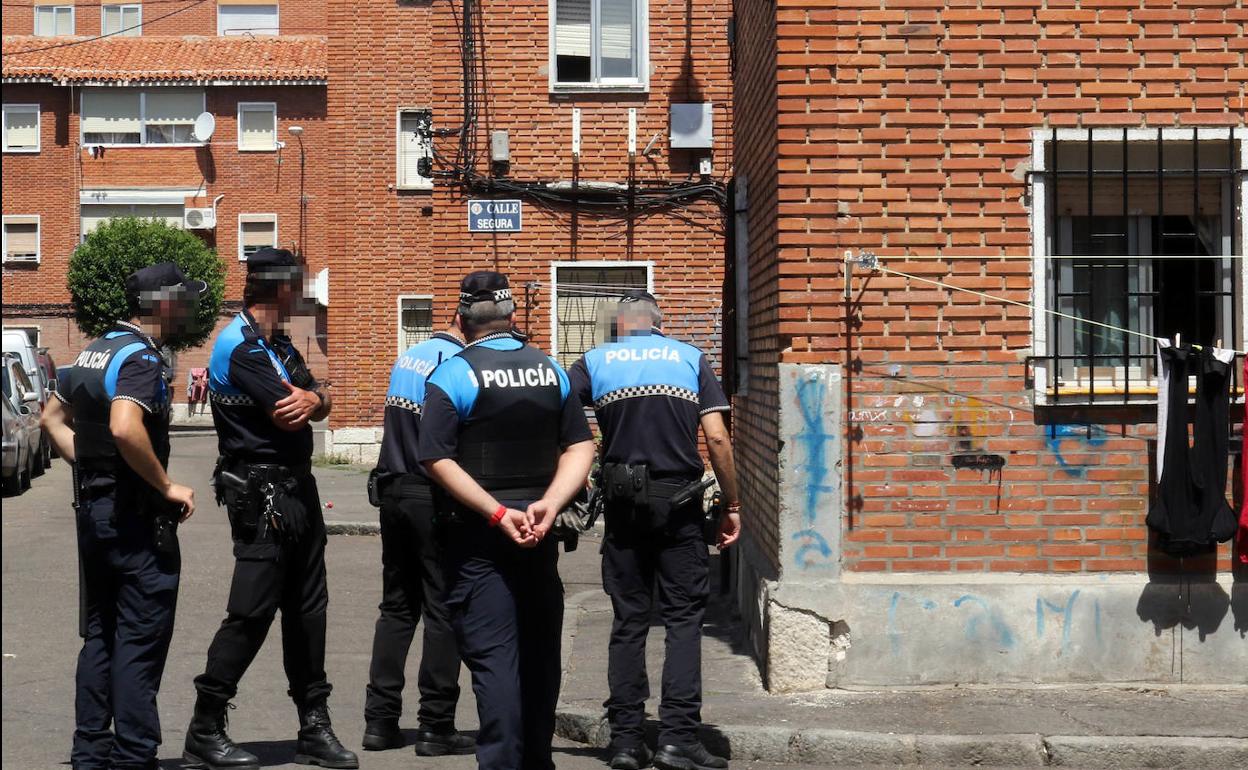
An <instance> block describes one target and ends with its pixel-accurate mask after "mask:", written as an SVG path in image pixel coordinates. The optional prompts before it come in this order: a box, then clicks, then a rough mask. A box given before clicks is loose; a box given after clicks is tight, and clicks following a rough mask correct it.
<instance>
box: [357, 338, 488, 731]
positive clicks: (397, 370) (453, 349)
mask: <svg viewBox="0 0 1248 770" xmlns="http://www.w3.org/2000/svg"><path fill="white" fill-rule="evenodd" d="M463 348H464V343H463V340H461V339H460V337H459V332H458V331H457V330H456V329H454V328H451V329H448V330H446V331H443V332H438V333H437V334H435V335H433V337H432V338H431V339H428V340H425V341H423V342H420V343H418V344H416V345H413V346H412V347H410V348H408V349H407V350H406V351H404V353H403V354H402V355H401V356H399V358H398V360H397V361H395V362H394V367H393V368H392V369H391V371H390V389H389V391H388V392H387V393H386V411H385V434H384V435H383V437H382V440H381V457H380V459H379V461H378V463H377V468H376V469H375V470H374V471H373V473H372V475H371V476H370V478H369V490H370V491H369V496H370V499H371V500H372V501H373V502H374V504H379V505H380V507H381V565H382V569H381V578H382V598H381V605H380V607H379V609H380V611H381V615H380V617H378V618H377V627H376V630H375V631H374V633H373V659H372V663H371V665H370V666H369V672H368V678H369V682H368V688H367V689H366V691H365V699H364V723H365V726H364V748H365V749H368V750H370V751H377V750H382V749H393V748H398V747H400V746H402V745H403V744H404V739H403V734H402V732H400V731H399V716H400V715H401V714H402V713H403V684H404V676H403V668H404V665H405V664H406V662H407V653H408V650H409V649H410V647H411V645H412V637H413V635H415V633H416V623H417V621H419V620H421V619H423V620H424V622H425V631H424V644H423V645H422V647H421V656H420V678H419V680H418V685H419V687H420V713H419V719H420V729H419V730H417V732H416V736H415V737H416V746H415V748H416V754H417V755H419V756H441V755H444V754H471V753H472V750H473V745H474V744H473V740H472V739H471V738H469V737H468V736H466V735H462V734H460V733H458V732H456V730H455V704H456V703H457V702H458V701H459V663H460V661H459V649H458V647H456V645H455V632H454V631H453V630H452V629H451V623H450V619H449V618H448V617H447V612H446V606H445V605H444V604H443V603H442V594H443V593H444V592H445V580H444V579H443V572H442V561H441V553H440V549H439V545H438V543H437V541H436V538H435V536H434V526H433V519H434V496H435V491H437V490H438V487H437V486H436V485H434V484H433V483H432V482H431V481H430V480H429V476H428V474H427V473H426V472H425V469H424V467H423V466H422V465H421V464H420V462H419V460H418V459H417V443H418V440H419V438H420V410H421V407H422V406H423V405H424V402H425V380H426V379H427V378H428V376H429V374H430V373H432V372H433V370H434V369H436V368H437V367H438V365H439V364H441V363H442V362H443V361H445V360H446V359H448V358H450V357H451V356H453V355H455V354H456V353H458V352H459V351H461V350H463Z"/></svg>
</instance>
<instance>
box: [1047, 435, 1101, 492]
mask: <svg viewBox="0 0 1248 770" xmlns="http://www.w3.org/2000/svg"><path fill="white" fill-rule="evenodd" d="M1104 443H1105V429H1104V428H1101V427H1099V426H1096V425H1050V426H1049V427H1048V430H1047V431H1046V438H1045V444H1046V445H1047V446H1048V449H1049V454H1051V455H1053V459H1055V460H1056V461H1057V466H1058V468H1059V469H1061V471H1062V472H1063V473H1065V474H1066V475H1067V476H1070V477H1072V478H1077V479H1081V478H1083V474H1084V473H1085V472H1086V471H1087V467H1086V463H1085V462H1084V461H1083V460H1082V459H1079V458H1078V453H1080V452H1083V451H1086V450H1088V449H1095V448H1097V447H1100V446H1101V445H1102V444H1104Z"/></svg>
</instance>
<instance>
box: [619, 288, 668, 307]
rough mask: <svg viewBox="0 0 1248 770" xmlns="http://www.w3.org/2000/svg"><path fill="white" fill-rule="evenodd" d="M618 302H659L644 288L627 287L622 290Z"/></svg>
mask: <svg viewBox="0 0 1248 770" xmlns="http://www.w3.org/2000/svg"><path fill="white" fill-rule="evenodd" d="M620 302H650V303H653V304H655V305H657V304H659V301H658V300H657V299H655V298H654V295H653V294H651V293H650V292H648V291H646V290H645V289H629V290H628V291H626V292H624V296H622V297H620Z"/></svg>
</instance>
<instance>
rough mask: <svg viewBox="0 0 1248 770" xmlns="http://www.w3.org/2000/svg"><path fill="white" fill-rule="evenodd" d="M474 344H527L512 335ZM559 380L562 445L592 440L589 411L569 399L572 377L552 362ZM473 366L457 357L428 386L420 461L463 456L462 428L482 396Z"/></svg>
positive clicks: (496, 347)
mask: <svg viewBox="0 0 1248 770" xmlns="http://www.w3.org/2000/svg"><path fill="white" fill-rule="evenodd" d="M472 344H473V345H484V346H486V347H489V348H492V349H494V350H518V349H520V348H521V347H522V346H523V345H524V343H522V342H521V341H520V340H518V339H516V338H515V337H513V336H511V335H510V334H506V335H499V336H497V337H494V336H490V337H485V338H483V339H481V340H478V341H477V342H474V343H472ZM550 365H551V367H553V368H554V370H555V374H556V375H557V376H558V378H559V390H560V393H561V396H562V398H563V410H562V411H561V412H560V416H559V420H560V422H559V445H560V446H562V447H564V448H567V447H569V446H571V445H572V444H577V443H580V442H582V441H589V440H590V439H592V438H593V434H591V433H590V432H589V423H588V421H586V419H585V412H584V410H583V409H582V408H581V405H580V404H579V403H577V401H576V399H575V398H569V397H568V396H569V393H570V386H569V383H568V375H567V373H566V372H564V371H563V367H561V366H559V364H557V363H555V360H554V359H553V358H552V359H550ZM480 390H481V389H480V387H479V386H478V384H477V381H476V377H475V375H474V374H473V373H472V367H471V366H470V365H469V364H468V362H467V361H466V360H464V359H463V358H462V357H460V356H458V355H456V356H453V357H451V358H449V359H447V360H446V361H443V362H442V365H441V366H439V367H438V368H437V369H435V370H434V372H433V374H431V375H430V376H429V380H428V381H427V382H426V383H425V406H424V409H423V411H422V412H421V416H420V451H419V454H420V460H421V462H428V461H430V460H442V459H446V458H454V457H457V456H458V454H459V426H460V422H461V421H462V420H465V419H467V418H468V415H470V414H472V407H473V406H474V405H475V403H476V400H477V395H478V393H480Z"/></svg>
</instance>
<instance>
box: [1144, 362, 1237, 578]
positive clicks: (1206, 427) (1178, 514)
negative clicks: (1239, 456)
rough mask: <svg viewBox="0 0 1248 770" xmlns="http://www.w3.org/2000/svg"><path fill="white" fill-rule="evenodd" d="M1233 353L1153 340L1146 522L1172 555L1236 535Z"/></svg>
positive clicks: (1159, 544) (1202, 549)
mask: <svg viewBox="0 0 1248 770" xmlns="http://www.w3.org/2000/svg"><path fill="white" fill-rule="evenodd" d="M1234 357H1235V353H1234V351H1230V350H1219V349H1215V348H1199V349H1197V348H1192V347H1188V346H1182V347H1173V346H1171V345H1169V344H1168V343H1165V342H1159V344H1158V350H1157V362H1158V394H1157V419H1158V422H1157V471H1158V482H1157V499H1156V500H1155V501H1154V502H1153V505H1152V507H1151V508H1150V509H1149V512H1148V517H1147V519H1146V521H1147V523H1148V526H1149V528H1151V529H1152V530H1153V531H1154V532H1156V533H1157V534H1158V538H1157V547H1158V548H1160V549H1161V550H1162V551H1165V552H1166V553H1169V554H1172V555H1174V556H1185V555H1190V554H1195V553H1202V552H1205V551H1207V550H1208V549H1209V546H1210V545H1211V544H1213V543H1214V542H1222V541H1225V540H1229V539H1230V538H1231V537H1232V536H1233V535H1234V534H1235V527H1236V522H1235V512H1234V511H1233V510H1231V507H1230V506H1229V505H1228V504H1227V502H1226V474H1227V466H1228V464H1229V461H1230V385H1231V366H1230V365H1231V362H1232V361H1233V360H1234ZM1189 376H1195V377H1196V414H1195V422H1194V423H1193V424H1192V430H1191V433H1192V439H1191V441H1190V443H1189V441H1188V420H1187V414H1188V406H1187V383H1188V377H1189Z"/></svg>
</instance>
